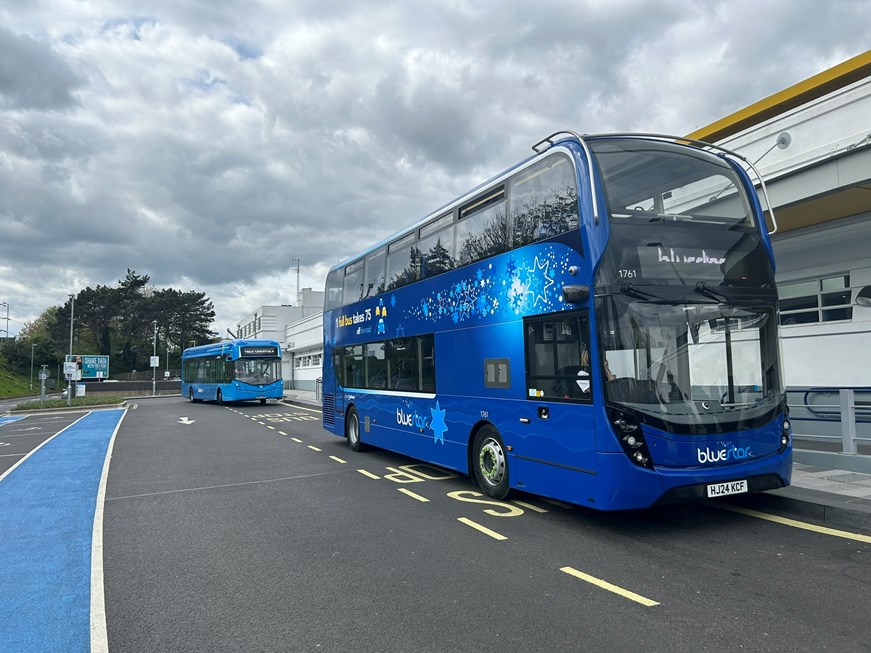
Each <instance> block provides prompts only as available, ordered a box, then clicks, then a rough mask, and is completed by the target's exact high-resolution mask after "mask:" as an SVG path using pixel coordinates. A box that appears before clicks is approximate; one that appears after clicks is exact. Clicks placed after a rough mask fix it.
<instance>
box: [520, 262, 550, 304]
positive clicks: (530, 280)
mask: <svg viewBox="0 0 871 653" xmlns="http://www.w3.org/2000/svg"><path fill="white" fill-rule="evenodd" d="M549 268H550V261H549V260H547V259H545V260H544V262H543V263H539V261H538V257H537V256H536V257H535V263H533V266H532V267H531V268H527V269H526V287H527V292H528V293H529V294H530V295H532V306H533V307H535V306H538V300H539V299H540V300H542V302H544V303H545V304H547V303H548V300H547V289H548V288H550V287H551V286H552V285H553V278H552V277H549V276H547V273H548V271H549ZM539 271H541V274H539Z"/></svg>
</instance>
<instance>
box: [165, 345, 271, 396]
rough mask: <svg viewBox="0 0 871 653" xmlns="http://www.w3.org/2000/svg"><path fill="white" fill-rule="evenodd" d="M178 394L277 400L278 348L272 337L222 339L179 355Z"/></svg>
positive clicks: (186, 350) (191, 348)
mask: <svg viewBox="0 0 871 653" xmlns="http://www.w3.org/2000/svg"><path fill="white" fill-rule="evenodd" d="M181 363H182V366H181V367H182V372H181V394H182V396H183V397H187V398H188V399H190V400H191V401H214V402H216V403H218V404H222V403H223V402H225V401H249V400H255V399H257V400H260V403H261V404H265V403H266V400H267V399H281V398H282V397H283V396H284V381H283V380H282V378H281V347H280V345H279V344H278V343H277V342H276V341H274V340H224V341H222V342H216V343H212V344H209V345H201V346H199V347H190V348H189V349H185V350H184V352H183V353H182V356H181Z"/></svg>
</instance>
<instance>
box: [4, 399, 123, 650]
mask: <svg viewBox="0 0 871 653" xmlns="http://www.w3.org/2000/svg"><path fill="white" fill-rule="evenodd" d="M123 415H124V411H123V410H111V411H101V412H95V413H90V414H89V415H87V416H85V417H84V418H82V419H81V420H79V421H78V422H76V423H74V424H73V425H71V426H70V427H68V428H67V429H66V430H65V431H62V432H61V433H60V434H58V435H57V436H55V437H54V439H52V440H50V441H49V442H47V443H46V444H45V445H43V447H42V448H40V449H39V450H37V451H36V452H35V453H33V454H32V455H31V456H30V458H28V459H26V460H25V461H24V462H23V463H22V464H21V465H19V466H18V467H17V468H15V469H14V470H12V472H11V473H10V474H9V475H8V476H6V478H4V479H3V480H2V481H0V650H2V651H16V652H19V651H20V652H21V653H28V652H31V651H34V652H35V651H40V652H41V651H87V650H89V649H90V598H91V587H90V584H91V539H92V531H93V526H94V511H95V509H96V503H97V502H96V499H97V492H98V489H99V486H100V477H101V474H102V470H103V463H104V460H105V457H106V450H107V448H108V446H109V442H110V441H111V438H112V434H113V432H114V431H115V429H116V427H117V426H118V424H119V422H120V421H121V418H122V417H123ZM101 591H102V590H101Z"/></svg>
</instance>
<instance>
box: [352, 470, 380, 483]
mask: <svg viewBox="0 0 871 653" xmlns="http://www.w3.org/2000/svg"><path fill="white" fill-rule="evenodd" d="M357 471H358V472H360V473H361V474H362V475H363V476H368V477H369V478H374V479H375V480H376V481H377V480H378V479H380V478H381V477H380V476H375V474H373V473H372V472H367V471H366V470H365V469H358V470H357Z"/></svg>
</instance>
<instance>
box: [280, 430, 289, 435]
mask: <svg viewBox="0 0 871 653" xmlns="http://www.w3.org/2000/svg"><path fill="white" fill-rule="evenodd" d="M279 433H280V434H281V435H287V433H285V432H284V431H279Z"/></svg>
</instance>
